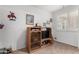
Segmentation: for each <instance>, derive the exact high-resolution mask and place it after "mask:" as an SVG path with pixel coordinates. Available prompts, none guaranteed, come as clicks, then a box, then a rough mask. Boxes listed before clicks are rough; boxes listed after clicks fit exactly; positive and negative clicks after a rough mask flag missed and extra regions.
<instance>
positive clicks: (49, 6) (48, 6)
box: [34, 5, 63, 12]
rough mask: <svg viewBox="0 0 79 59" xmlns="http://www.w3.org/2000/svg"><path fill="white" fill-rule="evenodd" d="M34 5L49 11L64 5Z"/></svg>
mask: <svg viewBox="0 0 79 59" xmlns="http://www.w3.org/2000/svg"><path fill="white" fill-rule="evenodd" d="M34 7H37V8H41V9H43V10H46V11H49V12H54V11H57V10H59V9H61V8H63V5H34Z"/></svg>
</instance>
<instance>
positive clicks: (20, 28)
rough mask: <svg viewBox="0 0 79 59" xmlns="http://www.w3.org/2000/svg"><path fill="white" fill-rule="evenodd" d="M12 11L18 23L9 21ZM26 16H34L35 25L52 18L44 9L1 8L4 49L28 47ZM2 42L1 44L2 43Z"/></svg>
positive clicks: (27, 7)
mask: <svg viewBox="0 0 79 59" xmlns="http://www.w3.org/2000/svg"><path fill="white" fill-rule="evenodd" d="M9 11H12V12H14V13H15V15H16V17H17V18H16V21H9V19H8V18H7V15H8V14H9ZM26 14H32V15H34V24H35V23H39V24H40V25H41V26H42V23H43V22H45V21H46V20H49V19H50V18H51V14H50V13H49V12H47V11H44V10H42V9H38V8H35V7H32V6H0V15H2V16H1V17H0V19H2V20H3V23H4V25H5V26H4V29H2V33H3V35H2V37H1V38H2V39H3V40H2V42H3V44H4V47H7V48H8V47H12V48H13V49H14V50H15V49H21V48H25V47H26V28H27V26H28V25H26ZM1 38H0V39H1ZM2 42H0V43H2Z"/></svg>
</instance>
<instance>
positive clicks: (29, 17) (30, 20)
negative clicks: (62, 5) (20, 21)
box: [26, 14, 34, 25]
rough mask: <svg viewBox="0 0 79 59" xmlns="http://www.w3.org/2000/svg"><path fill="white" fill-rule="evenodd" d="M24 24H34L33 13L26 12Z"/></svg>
mask: <svg viewBox="0 0 79 59" xmlns="http://www.w3.org/2000/svg"><path fill="white" fill-rule="evenodd" d="M26 24H27V25H33V24H34V15H30V14H26Z"/></svg>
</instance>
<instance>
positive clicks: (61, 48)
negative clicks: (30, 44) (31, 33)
mask: <svg viewBox="0 0 79 59" xmlns="http://www.w3.org/2000/svg"><path fill="white" fill-rule="evenodd" d="M78 53H79V49H78V48H77V47H74V46H71V45H68V44H64V43H60V42H54V43H53V44H52V45H49V46H43V47H42V48H40V49H36V50H34V51H32V52H31V54H78ZM13 54H27V51H26V50H25V49H24V50H18V51H15V52H13Z"/></svg>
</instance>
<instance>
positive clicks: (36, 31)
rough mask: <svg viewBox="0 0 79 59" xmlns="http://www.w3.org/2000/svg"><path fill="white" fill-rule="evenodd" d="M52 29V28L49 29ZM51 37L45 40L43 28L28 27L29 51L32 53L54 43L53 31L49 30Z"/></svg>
mask: <svg viewBox="0 0 79 59" xmlns="http://www.w3.org/2000/svg"><path fill="white" fill-rule="evenodd" d="M49 29H50V28H49ZM48 35H49V37H48V38H45V39H43V38H42V36H43V34H42V30H41V27H27V41H26V42H27V51H28V53H30V52H31V51H32V50H34V49H37V48H41V46H42V45H45V43H46V44H47V43H52V36H51V29H50V30H49V34H48Z"/></svg>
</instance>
